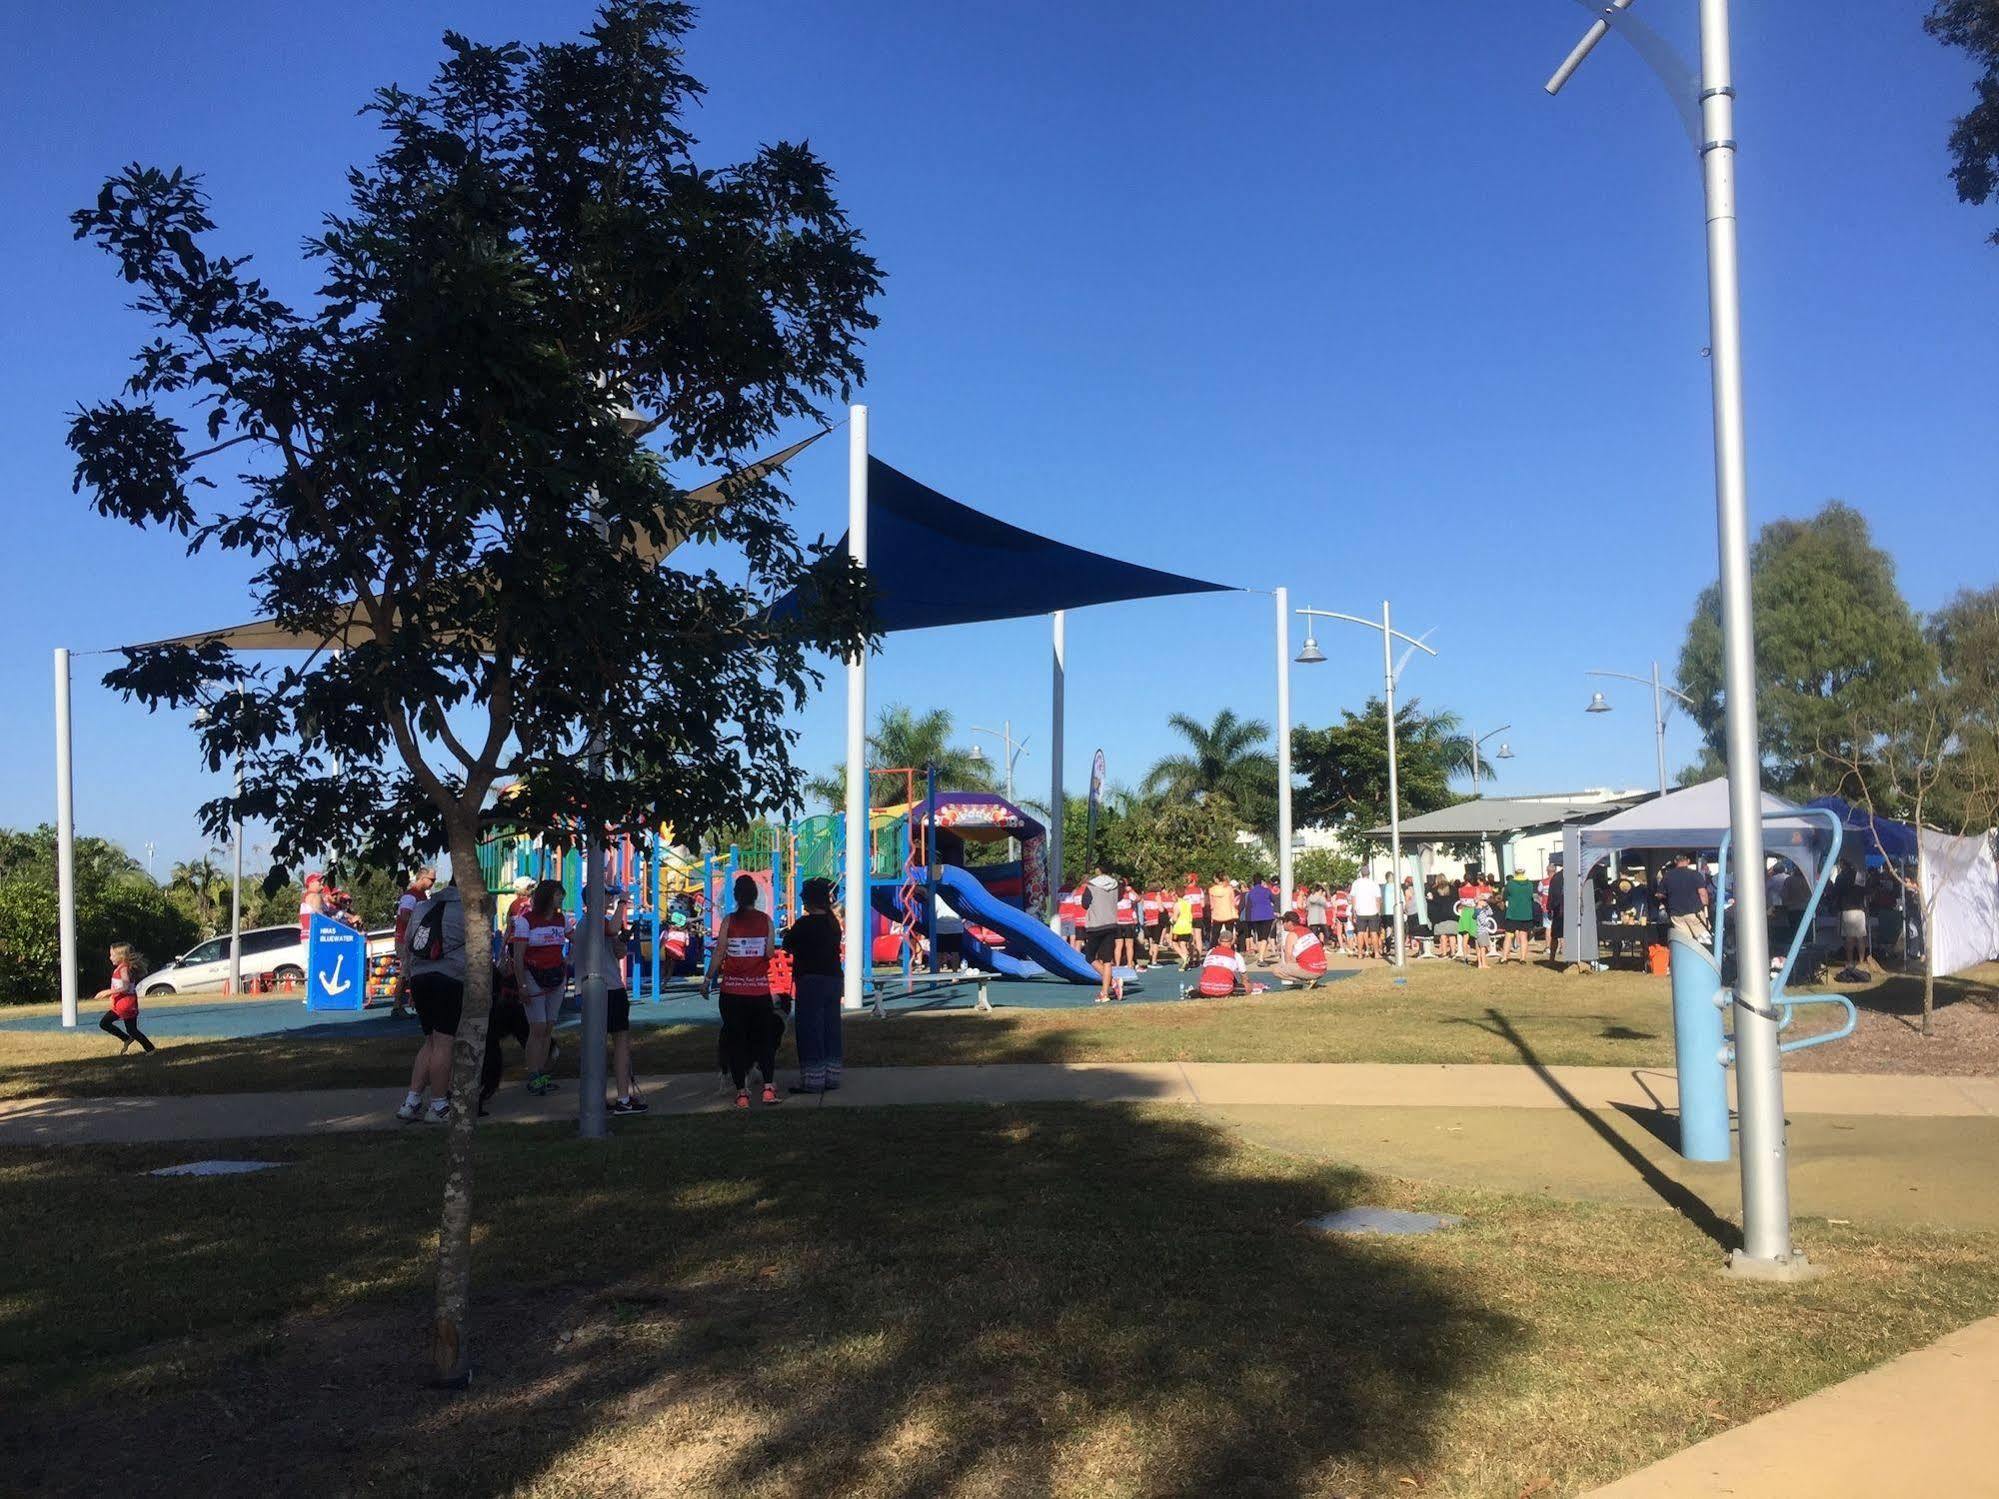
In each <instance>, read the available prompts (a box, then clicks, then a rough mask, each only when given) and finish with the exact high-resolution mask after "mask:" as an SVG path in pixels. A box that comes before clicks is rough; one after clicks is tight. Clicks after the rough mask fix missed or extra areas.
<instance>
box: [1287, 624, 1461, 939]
mask: <svg viewBox="0 0 1999 1499" xmlns="http://www.w3.org/2000/svg"><path fill="white" fill-rule="evenodd" d="M1298 613H1300V614H1302V615H1304V616H1306V618H1308V619H1343V620H1345V621H1346V622H1347V623H1348V624H1351V625H1365V626H1366V627H1367V628H1368V629H1370V630H1379V631H1381V685H1382V693H1383V696H1384V697H1385V699H1386V701H1387V707H1388V850H1389V852H1388V857H1389V864H1390V868H1389V876H1388V903H1389V905H1390V906H1392V907H1393V908H1394V922H1395V966H1396V967H1397V968H1400V967H1402V966H1404V964H1405V963H1406V962H1407V958H1406V956H1405V955H1404V953H1403V951H1402V946H1403V943H1402V788H1401V785H1400V783H1399V781H1398V780H1397V776H1396V767H1395V679H1396V678H1397V677H1398V676H1400V675H1401V670H1400V668H1399V667H1397V666H1396V664H1395V642H1396V641H1398V640H1406V641H1407V642H1408V643H1409V651H1429V653H1430V654H1431V655H1432V656H1434V655H1436V654H1437V653H1436V652H1435V651H1433V650H1430V647H1429V646H1427V645H1425V644H1424V643H1423V642H1422V641H1421V640H1418V639H1417V638H1416V637H1415V636H1414V635H1405V634H1403V633H1402V632H1401V631H1400V630H1398V629H1396V628H1395V625H1394V622H1393V620H1391V619H1390V618H1389V613H1388V600H1387V599H1383V600H1382V601H1381V618H1380V619H1378V620H1375V619H1362V618H1361V617H1360V616H1359V615H1358V614H1341V613H1339V612H1337V611H1336V610H1332V609H1300V610H1299V611H1298ZM1409 651H1404V652H1403V653H1402V659H1403V662H1404V663H1405V664H1406V663H1407V662H1408V660H1409ZM1325 659H1326V653H1325V652H1324V651H1322V650H1320V649H1319V642H1318V641H1317V640H1316V639H1314V638H1313V636H1312V632H1311V627H1310V626H1309V625H1308V626H1307V627H1306V631H1305V644H1304V645H1303V646H1302V647H1301V648H1300V649H1299V651H1298V663H1299V664H1300V665H1301V666H1311V665H1314V664H1316V663H1318V662H1321V661H1324V660H1325Z"/></svg>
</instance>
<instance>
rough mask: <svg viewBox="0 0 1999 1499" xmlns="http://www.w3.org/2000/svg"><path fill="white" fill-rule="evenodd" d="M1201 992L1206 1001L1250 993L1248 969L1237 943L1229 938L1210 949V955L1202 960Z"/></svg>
mask: <svg viewBox="0 0 1999 1499" xmlns="http://www.w3.org/2000/svg"><path fill="white" fill-rule="evenodd" d="M1200 992H1201V996H1202V998H1204V999H1224V998H1226V997H1228V996H1229V995H1231V994H1247V993H1249V972H1248V969H1247V968H1245V967H1244V965H1243V961H1242V954H1241V953H1239V952H1237V951H1236V950H1235V943H1233V942H1231V941H1229V940H1228V939H1227V938H1224V939H1222V940H1221V941H1220V942H1217V943H1216V944H1215V945H1214V946H1213V947H1211V948H1209V949H1208V955H1207V956H1206V957H1204V958H1203V959H1201V983H1200Z"/></svg>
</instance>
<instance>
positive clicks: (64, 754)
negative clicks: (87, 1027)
mask: <svg viewBox="0 0 1999 1499" xmlns="http://www.w3.org/2000/svg"><path fill="white" fill-rule="evenodd" d="M56 902H57V906H56V909H57V912H58V917H57V928H58V932H59V937H58V940H59V942H60V944H61V948H62V1023H63V1028H64V1029H65V1030H74V1029H76V775H75V766H74V764H73V763H72V761H71V759H70V735H69V650H68V648H67V647H65V646H57V647H56Z"/></svg>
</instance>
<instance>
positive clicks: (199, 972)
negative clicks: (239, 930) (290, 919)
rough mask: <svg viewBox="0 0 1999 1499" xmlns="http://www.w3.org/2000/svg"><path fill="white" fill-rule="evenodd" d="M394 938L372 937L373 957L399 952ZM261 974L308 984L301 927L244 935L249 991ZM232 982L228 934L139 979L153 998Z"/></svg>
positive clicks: (386, 931) (386, 933) (385, 932)
mask: <svg viewBox="0 0 1999 1499" xmlns="http://www.w3.org/2000/svg"><path fill="white" fill-rule="evenodd" d="M395 935H396V934H395V930H394V928H392V927H383V928H382V929H381V930H380V931H374V932H370V933H368V956H369V957H371V958H373V957H376V956H378V955H380V954H382V953H387V952H393V951H395ZM260 974H269V975H270V976H271V979H272V981H273V982H274V983H278V984H297V985H303V984H304V983H305V944H304V943H303V942H301V941H299V940H298V928H297V927H296V926H260V927H252V928H251V929H250V930H248V931H246V932H244V933H243V980H244V987H245V988H248V987H249V981H250V980H251V979H254V978H256V977H258V976H259V975H260ZM228 982H229V934H228V933H226V932H225V933H223V934H222V935H221V936H220V937H210V938H209V939H208V940H207V941H206V942H203V943H201V944H199V945H198V946H195V947H191V948H189V949H188V950H187V951H186V952H184V953H182V954H181V955H180V956H179V957H177V958H175V959H174V960H173V961H172V962H171V963H168V964H167V965H166V966H165V967H163V968H156V969H154V970H153V972H151V973H149V974H147V975H146V976H145V977H144V978H142V979H140V980H139V992H140V993H141V994H143V995H145V996H147V997H148V998H151V997H152V996H154V995H164V994H190V993H197V992H201V991H205V990H220V989H221V988H222V986H223V985H224V984H226V983H228Z"/></svg>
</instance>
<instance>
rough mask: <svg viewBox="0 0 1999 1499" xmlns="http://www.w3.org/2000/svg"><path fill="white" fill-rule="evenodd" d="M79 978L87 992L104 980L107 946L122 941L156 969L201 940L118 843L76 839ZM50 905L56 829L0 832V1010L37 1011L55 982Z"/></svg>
mask: <svg viewBox="0 0 1999 1499" xmlns="http://www.w3.org/2000/svg"><path fill="white" fill-rule="evenodd" d="M73 867H74V869H75V873H76V940H77V945H78V947H79V948H81V950H82V951H81V953H80V955H79V956H80V963H79V970H80V972H79V977H80V978H81V979H82V981H83V987H84V989H85V990H86V991H94V990H95V989H97V988H98V987H99V986H100V985H102V984H104V983H106V982H108V981H109V979H110V977H111V963H110V959H109V957H108V956H107V953H108V950H109V948H110V946H111V944H112V943H114V942H129V943H131V944H132V945H133V946H134V947H136V948H138V949H139V951H140V952H141V953H143V954H144V955H145V957H146V959H147V962H148V963H149V964H152V965H155V966H157V965H158V964H160V963H162V962H164V961H166V959H168V958H171V957H176V956H178V955H179V954H181V953H183V952H185V951H186V950H187V949H188V948H190V947H192V946H193V945H194V944H195V942H196V941H197V940H198V939H199V938H201V937H202V936H204V935H206V933H204V932H203V931H202V930H201V929H200V927H198V926H197V925H196V923H195V922H194V920H193V919H192V918H191V917H190V916H189V915H188V914H187V912H186V911H185V910H183V909H181V908H180V907H179V906H177V905H176V904H175V903H174V902H173V901H172V900H170V899H169V898H168V895H167V892H166V891H164V890H162V889H161V888H160V887H159V886H158V885H156V884H155V883H154V882H153V879H152V876H150V875H148V874H147V873H146V871H145V868H144V867H143V866H142V865H141V864H140V863H139V861H138V860H137V859H134V858H133V857H132V856H131V855H130V854H128V853H126V852H125V850H124V849H122V848H120V847H119V846H118V845H117V844H115V843H111V842H107V841H106V840H105V839H102V838H92V837H87V836H86V837H81V838H78V839H77V840H76V849H75V864H74V866H73ZM61 963H62V947H61V937H60V926H59V912H58V909H57V903H56V830H55V829H54V828H52V827H49V826H47V825H44V826H42V827H39V828H36V829H34V830H33V831H30V832H17V831H14V830H13V829H0V1004H40V1003H44V1002H46V1001H48V1000H50V999H53V998H55V996H56V991H57V987H58V986H59V985H60V983H61V981H62V967H61Z"/></svg>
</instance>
